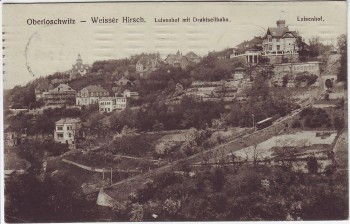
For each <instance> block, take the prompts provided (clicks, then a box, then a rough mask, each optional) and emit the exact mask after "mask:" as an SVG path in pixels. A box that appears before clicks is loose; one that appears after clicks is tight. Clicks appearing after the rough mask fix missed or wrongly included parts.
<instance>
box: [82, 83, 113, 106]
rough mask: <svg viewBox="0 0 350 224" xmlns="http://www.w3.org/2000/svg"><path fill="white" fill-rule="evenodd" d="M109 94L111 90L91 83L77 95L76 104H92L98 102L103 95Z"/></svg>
mask: <svg viewBox="0 0 350 224" xmlns="http://www.w3.org/2000/svg"><path fill="white" fill-rule="evenodd" d="M107 96H109V92H108V91H107V90H105V89H104V88H102V87H101V86H97V85H90V86H87V87H84V88H83V89H81V90H80V91H79V92H77V95H76V105H77V106H81V105H90V104H95V103H98V100H99V99H101V98H102V97H107Z"/></svg>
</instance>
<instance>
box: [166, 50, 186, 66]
mask: <svg viewBox="0 0 350 224" xmlns="http://www.w3.org/2000/svg"><path fill="white" fill-rule="evenodd" d="M164 61H165V63H167V64H169V65H172V66H174V67H181V68H182V69H184V68H186V67H187V66H188V65H189V61H188V59H187V58H186V57H185V56H183V55H182V53H180V51H177V53H176V54H168V56H167V57H166V59H165V60H164Z"/></svg>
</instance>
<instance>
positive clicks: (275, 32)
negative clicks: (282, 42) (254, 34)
mask: <svg viewBox="0 0 350 224" xmlns="http://www.w3.org/2000/svg"><path fill="white" fill-rule="evenodd" d="M288 31H289V29H288V27H269V28H268V29H267V34H269V35H271V36H272V37H282V36H283V34H284V33H285V32H288Z"/></svg>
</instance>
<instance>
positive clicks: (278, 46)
mask: <svg viewBox="0 0 350 224" xmlns="http://www.w3.org/2000/svg"><path fill="white" fill-rule="evenodd" d="M277 40H278V39H277ZM276 47H277V50H278V51H279V50H281V46H280V45H277V46H276Z"/></svg>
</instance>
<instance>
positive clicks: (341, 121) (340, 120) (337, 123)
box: [333, 117, 344, 130]
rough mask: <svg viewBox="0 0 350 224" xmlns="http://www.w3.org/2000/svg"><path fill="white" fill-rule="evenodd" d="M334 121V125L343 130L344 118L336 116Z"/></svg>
mask: <svg viewBox="0 0 350 224" xmlns="http://www.w3.org/2000/svg"><path fill="white" fill-rule="evenodd" d="M333 123H334V127H335V128H336V129H337V130H341V129H343V128H344V119H343V118H342V117H335V118H334V122H333Z"/></svg>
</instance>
